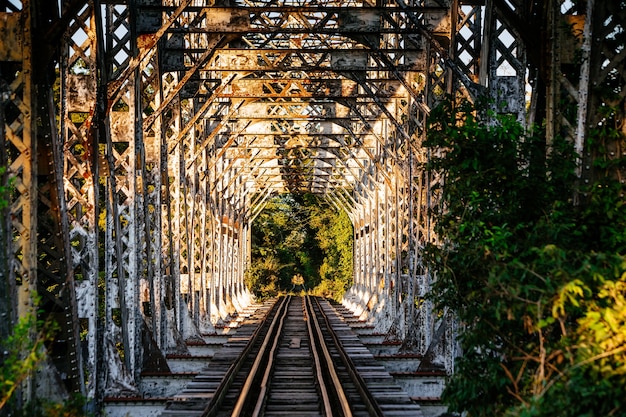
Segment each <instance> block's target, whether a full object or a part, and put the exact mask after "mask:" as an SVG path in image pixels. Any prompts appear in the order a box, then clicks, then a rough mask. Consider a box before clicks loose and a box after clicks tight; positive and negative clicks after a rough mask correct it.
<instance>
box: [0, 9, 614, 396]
mask: <svg viewBox="0 0 626 417" xmlns="http://www.w3.org/2000/svg"><path fill="white" fill-rule="evenodd" d="M0 7H1V10H2V12H1V13H0V34H1V35H2V36H1V37H0V43H1V45H2V46H1V47H0V99H1V105H0V128H1V129H2V130H1V131H0V141H1V146H0V166H3V167H7V169H6V170H5V171H3V173H2V185H3V186H5V187H8V188H9V189H10V191H9V192H7V193H5V194H4V197H3V198H4V200H8V203H7V204H6V205H3V206H2V208H1V210H2V216H1V218H2V226H1V228H0V246H1V250H0V254H1V255H0V282H1V283H2V286H1V289H0V297H1V300H0V308H1V309H2V310H1V312H0V314H1V316H2V324H1V325H0V336H2V339H4V338H5V337H6V336H7V335H8V334H9V332H10V330H11V325H12V323H14V322H15V321H16V320H17V319H18V318H19V317H24V316H27V315H28V314H30V313H32V311H33V310H35V309H39V310H40V311H41V312H40V317H42V318H53V319H54V320H56V321H57V323H58V324H59V325H60V328H61V330H60V332H59V334H58V336H57V339H56V340H55V341H54V342H53V343H52V344H51V345H50V346H49V347H48V350H49V357H50V359H49V364H48V366H46V367H45V369H44V370H42V371H41V372H38V373H37V374H36V375H34V376H33V377H32V378H31V379H30V380H29V381H27V384H26V386H27V388H26V389H25V392H26V394H25V395H26V397H32V396H37V395H40V394H38V393H41V392H43V391H46V390H52V388H51V387H54V389H57V390H61V389H62V390H65V391H67V392H80V393H83V394H84V395H86V396H87V397H88V398H90V399H94V400H95V401H96V402H99V401H101V400H102V398H104V397H105V396H115V395H124V394H125V393H130V394H129V395H132V393H133V392H135V390H136V387H137V386H138V382H139V381H140V379H141V374H142V372H143V371H146V370H159V369H163V367H164V366H166V365H164V360H163V358H164V355H165V354H167V353H176V352H179V353H180V352H184V351H185V349H186V347H185V342H187V341H190V340H196V339H198V338H199V337H200V336H201V335H202V334H205V333H210V332H212V331H214V329H215V326H216V325H219V324H221V323H223V322H226V321H228V320H229V318H231V317H232V316H234V315H235V314H236V313H237V312H238V311H240V310H241V309H243V308H245V307H246V306H248V305H250V304H251V303H252V301H253V300H252V297H251V295H250V293H249V292H248V291H247V289H246V288H245V286H244V284H243V276H244V270H245V268H246V265H247V263H248V262H249V254H250V250H249V236H250V227H251V223H252V221H253V220H254V218H255V216H257V215H258V214H259V212H260V211H261V210H263V208H264V205H265V204H266V202H267V201H268V199H269V198H270V197H272V196H274V195H276V194H278V193H288V192H301V191H308V192H313V193H316V194H320V195H323V196H325V198H326V199H327V200H328V202H329V203H330V204H332V205H334V206H335V207H336V208H337V209H338V210H344V211H345V212H346V213H347V214H348V215H349V217H350V219H351V220H352V223H353V226H354V239H355V243H354V259H355V261H354V262H355V263H354V265H355V275H354V286H353V287H352V288H351V289H350V290H349V292H348V293H347V294H346V296H345V299H344V304H345V305H346V306H348V307H349V308H351V309H352V310H353V311H354V312H355V313H356V314H358V315H360V316H361V318H363V319H364V320H367V321H368V322H369V323H371V324H372V325H374V326H375V328H376V330H377V331H379V332H382V333H384V334H386V335H387V338H388V339H389V340H399V341H401V342H402V343H403V346H404V348H405V349H406V350H408V351H413V352H418V353H421V354H423V355H426V356H427V357H428V358H430V362H431V363H433V364H438V365H439V366H441V367H444V368H445V370H446V371H448V372H452V371H453V368H454V357H455V356H456V355H457V354H458V352H457V351H456V345H455V342H454V334H455V328H454V326H455V324H454V320H453V319H452V317H451V315H450V314H447V313H446V314H443V315H441V314H435V313H434V312H433V309H432V305H431V304H430V303H429V302H427V301H425V300H424V296H425V294H426V293H427V292H428V288H429V285H430V282H431V279H432V276H431V275H430V274H428V271H427V270H426V269H425V267H424V266H423V264H422V262H421V248H422V247H423V246H424V244H425V243H426V242H431V241H436V236H434V234H433V232H432V227H431V219H430V218H429V208H430V207H431V206H432V205H433V204H435V203H436V201H437V196H436V195H434V194H433V193H431V187H432V185H433V184H436V183H437V182H438V181H439V179H438V178H434V177H432V176H429V175H428V174H427V173H426V172H425V171H424V170H423V165H422V163H424V162H426V161H427V160H428V154H427V153H426V152H425V150H424V149H423V148H422V146H421V143H422V141H423V139H424V137H425V126H426V118H427V116H428V114H429V111H430V109H432V108H433V107H434V106H435V105H436V104H437V103H438V102H439V101H441V100H442V99H443V98H444V97H445V96H446V95H447V94H451V95H454V96H456V97H466V98H468V99H470V100H474V99H475V98H476V97H478V96H481V95H484V96H487V97H490V98H492V99H493V100H494V102H495V103H498V106H497V108H496V110H497V111H498V112H503V113H512V114H515V115H517V117H518V118H519V120H520V121H522V122H523V123H530V122H534V121H542V120H545V124H546V129H547V134H548V140H550V138H552V137H554V136H555V135H557V134H558V135H566V136H567V137H569V138H570V139H571V141H572V142H573V143H574V144H575V145H576V150H577V151H578V152H579V154H580V156H581V164H580V175H581V176H582V177H583V178H590V177H593V176H594V175H595V174H594V172H593V168H590V167H589V166H588V165H587V164H586V163H585V161H586V160H587V159H588V158H590V157H591V156H590V154H589V152H588V150H587V144H586V143H585V140H584V138H585V134H586V131H587V129H588V128H589V126H594V125H596V124H598V123H599V122H600V119H599V116H597V115H596V112H595V111H592V109H596V108H598V107H599V106H602V105H609V104H610V105H615V104H616V103H615V102H614V97H615V95H613V98H611V99H609V98H608V97H605V96H603V95H602V93H601V92H599V91H598V90H597V89H595V88H594V86H598V85H607V84H608V85H612V86H613V92H614V93H615V94H616V95H617V97H620V98H621V104H619V106H621V110H622V111H624V110H625V109H626V108H625V107H624V96H625V95H626V92H625V90H624V85H625V83H626V75H625V69H624V56H625V55H626V49H625V48H624V45H619V44H616V42H615V35H616V34H618V33H621V32H623V31H624V27H623V22H625V21H626V4H625V3H624V1H620V0H611V1H599V0H586V1H577V2H575V4H574V3H572V2H570V1H560V0H548V1H532V0H346V1H332V0H258V1H256V0H237V1H234V0H233V1H231V0H59V1H58V2H57V1H50V0H23V1H19V0H0ZM609 100H613V101H612V102H610V101H609ZM609 146H611V147H612V148H611V149H613V150H614V151H615V152H616V153H617V154H620V153H622V152H624V150H623V149H622V148H620V146H622V145H620V144H619V143H613V144H609ZM35 293H37V294H38V295H39V297H40V298H41V300H40V301H39V304H38V306H35V297H34V296H33V294H35ZM58 380H62V382H63V383H62V384H57V383H56V382H54V381H58ZM41 395H44V394H41ZM45 395H47V394H45Z"/></svg>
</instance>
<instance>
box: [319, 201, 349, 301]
mask: <svg viewBox="0 0 626 417" xmlns="http://www.w3.org/2000/svg"><path fill="white" fill-rule="evenodd" d="M311 226H312V227H313V228H314V229H315V230H316V231H317V233H316V240H317V242H318V244H319V247H320V249H321V250H322V252H323V253H324V259H323V261H322V264H321V265H320V267H319V275H320V282H319V284H318V285H317V286H316V287H315V292H316V294H318V295H322V296H324V297H329V298H334V299H335V300H337V301H340V300H341V297H342V296H343V294H344V293H345V292H346V290H347V289H348V288H349V287H350V286H351V285H352V275H353V261H352V254H353V240H354V232H353V229H352V222H351V221H350V219H349V218H348V215H347V214H346V213H345V212H342V211H341V212H340V211H335V210H331V209H329V208H328V207H324V206H317V207H315V208H314V210H312V213H311Z"/></svg>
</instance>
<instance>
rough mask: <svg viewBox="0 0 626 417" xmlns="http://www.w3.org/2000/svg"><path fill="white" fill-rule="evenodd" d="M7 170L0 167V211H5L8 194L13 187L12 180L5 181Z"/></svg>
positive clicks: (7, 203)
mask: <svg viewBox="0 0 626 417" xmlns="http://www.w3.org/2000/svg"><path fill="white" fill-rule="evenodd" d="M6 176H7V168H6V167H2V166H0V179H2V181H0V210H2V209H5V208H6V207H7V206H8V205H9V192H10V191H11V189H12V187H13V182H14V180H15V179H14V178H10V179H8V180H7V179H6V178H5V177H6Z"/></svg>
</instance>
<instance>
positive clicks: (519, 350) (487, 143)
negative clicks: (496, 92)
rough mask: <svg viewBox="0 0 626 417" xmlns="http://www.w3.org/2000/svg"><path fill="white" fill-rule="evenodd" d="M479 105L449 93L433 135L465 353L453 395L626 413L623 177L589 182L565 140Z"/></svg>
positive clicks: (480, 408)
mask: <svg viewBox="0 0 626 417" xmlns="http://www.w3.org/2000/svg"><path fill="white" fill-rule="evenodd" d="M478 110H479V111H476V109H475V108H474V107H473V106H471V105H470V104H469V103H464V104H463V105H460V106H457V107H455V106H453V105H452V104H451V103H449V102H448V103H444V104H443V105H442V106H440V107H439V108H437V109H435V110H434V111H433V113H432V115H431V119H430V126H429V128H430V130H429V134H428V140H427V141H426V146H428V147H430V148H432V149H433V150H436V151H437V152H433V154H435V155H440V156H439V157H435V158H433V159H432V160H431V162H430V163H429V164H428V166H427V168H428V169H429V170H431V171H432V172H434V173H436V174H438V175H441V176H442V178H443V187H442V188H441V189H439V190H437V192H438V193H440V194H439V195H440V197H441V206H440V208H439V209H438V210H435V211H434V212H433V215H434V217H435V219H436V231H437V233H438V235H439V236H440V238H441V240H442V242H443V244H441V245H439V246H434V245H431V246H429V247H428V248H427V253H426V255H427V259H428V262H429V264H430V266H431V269H432V270H433V271H434V273H435V274H436V277H437V279H436V282H435V284H434V288H433V292H432V297H433V299H434V300H435V301H436V304H437V306H438V307H439V308H452V309H453V310H454V311H455V312H456V314H457V316H458V319H459V321H460V324H461V331H460V342H461V345H462V348H463V352H464V354H463V356H462V357H461V358H460V359H459V360H458V363H457V368H456V372H455V374H454V375H453V376H451V378H450V380H449V381H448V384H447V386H446V389H445V392H444V400H445V401H446V402H447V403H448V405H449V406H450V408H451V410H452V411H465V412H467V415H468V416H498V415H516V416H517V415H523V416H554V415H559V416H599V415H603V416H604V415H606V416H608V415H626V408H625V407H626V406H625V405H624V402H623V392H625V390H626V367H625V366H626V356H625V351H626V340H625V339H626V337H625V336H624V335H625V334H626V320H625V314H626V312H625V304H624V296H625V294H626V293H625V289H626V287H625V281H626V273H625V271H626V259H625V258H624V254H626V237H625V234H624V230H626V205H625V204H624V201H623V195H624V192H625V191H626V189H625V186H624V184H622V183H621V182H620V181H619V180H616V179H614V178H615V176H612V175H607V176H606V177H604V178H602V180H601V181H599V182H597V183H595V184H593V185H591V186H589V187H585V188H584V189H583V188H579V184H578V181H577V178H576V176H575V175H574V172H575V170H574V168H575V162H574V161H575V158H574V155H573V152H572V149H571V146H569V144H567V143H564V142H563V141H561V140H559V139H557V140H555V142H554V143H553V144H552V147H551V149H550V152H548V153H546V152H543V150H544V149H545V139H543V138H542V137H541V136H540V135H538V134H537V135H535V136H532V135H528V134H527V133H526V132H525V131H524V130H523V128H522V126H521V125H520V124H519V123H518V122H517V121H515V120H514V119H513V118H510V117H507V116H501V117H495V116H493V115H489V120H488V123H487V122H486V121H485V120H482V119H481V117H480V116H479V115H481V114H485V112H484V109H483V108H479V109H478ZM608 125H610V123H608ZM535 131H536V132H537V131H538V129H535ZM538 151H540V152H538ZM542 152H543V153H542ZM537 161H540V163H538V162H537ZM625 162H626V161H625V160H624V158H621V160H619V159H618V160H615V159H613V160H612V162H611V163H612V164H613V165H614V166H618V167H621V169H623V167H624V166H625ZM573 196H578V199H579V200H580V201H579V203H578V204H574V203H573Z"/></svg>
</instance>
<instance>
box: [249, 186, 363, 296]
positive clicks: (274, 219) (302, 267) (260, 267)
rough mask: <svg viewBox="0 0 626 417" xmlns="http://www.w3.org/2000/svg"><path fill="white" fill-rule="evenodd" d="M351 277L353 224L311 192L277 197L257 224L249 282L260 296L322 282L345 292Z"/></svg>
mask: <svg viewBox="0 0 626 417" xmlns="http://www.w3.org/2000/svg"><path fill="white" fill-rule="evenodd" d="M351 278H352V225H351V223H350V220H349V219H348V217H347V215H346V214H345V213H338V212H336V211H335V210H333V209H331V208H330V207H328V205H324V204H323V202H321V201H319V200H318V199H317V198H316V197H315V196H313V195H311V194H303V195H296V194H284V195H279V196H276V197H274V198H273V199H271V200H270V201H269V203H268V204H267V205H266V207H265V209H264V210H263V212H262V213H261V214H260V215H259V216H258V217H257V219H256V220H255V222H254V223H253V225H252V264H251V266H250V268H248V270H247V271H246V285H247V286H248V288H249V289H250V290H251V291H253V292H254V293H255V295H257V296H258V297H261V298H264V297H271V296H274V295H276V294H277V293H278V292H279V291H289V290H291V289H295V288H296V287H299V289H302V288H306V289H312V288H317V290H316V291H317V292H318V293H321V294H322V293H323V294H324V295H326V296H331V297H335V298H337V297H339V298H340V297H341V295H343V293H344V292H345V289H346V288H347V287H348V286H349V283H350V280H351Z"/></svg>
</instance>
